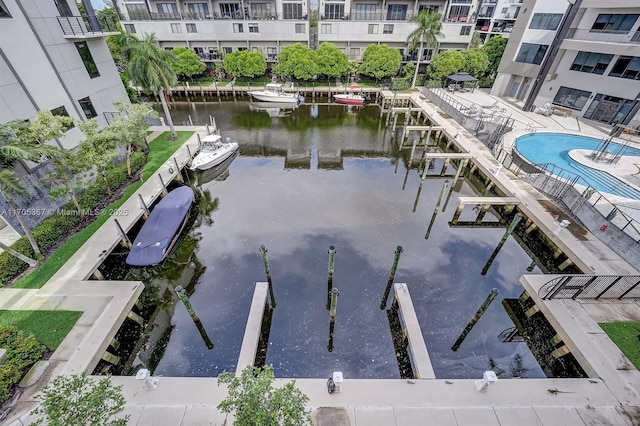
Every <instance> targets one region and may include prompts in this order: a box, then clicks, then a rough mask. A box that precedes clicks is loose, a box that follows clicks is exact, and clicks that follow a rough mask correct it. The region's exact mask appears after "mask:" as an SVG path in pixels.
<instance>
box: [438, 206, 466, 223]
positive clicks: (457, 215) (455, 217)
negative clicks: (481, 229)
mask: <svg viewBox="0 0 640 426" xmlns="http://www.w3.org/2000/svg"><path fill="white" fill-rule="evenodd" d="M463 208H464V205H462V204H458V207H456V211H455V212H454V213H453V217H452V218H451V223H452V224H453V225H457V224H458V219H460V215H461V214H462V209H463ZM443 211H444V209H443Z"/></svg>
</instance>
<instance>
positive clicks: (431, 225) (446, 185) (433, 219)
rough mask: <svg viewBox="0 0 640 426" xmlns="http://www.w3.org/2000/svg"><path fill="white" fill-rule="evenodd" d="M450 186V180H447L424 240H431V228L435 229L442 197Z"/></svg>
mask: <svg viewBox="0 0 640 426" xmlns="http://www.w3.org/2000/svg"><path fill="white" fill-rule="evenodd" d="M448 186H449V179H447V180H445V181H444V183H443V184H442V189H441V190H440V195H439V196H438V201H437V202H436V207H435V208H434V209H433V214H432V215H431V221H430V222H429V227H427V233H426V234H425V235H424V239H425V240H427V239H429V234H431V228H433V224H434V223H435V221H436V216H438V209H439V208H440V203H441V202H442V197H443V196H444V193H445V191H446V190H447V187H448Z"/></svg>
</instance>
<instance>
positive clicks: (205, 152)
mask: <svg viewBox="0 0 640 426" xmlns="http://www.w3.org/2000/svg"><path fill="white" fill-rule="evenodd" d="M201 142H202V149H201V150H200V152H199V153H198V155H196V156H195V157H194V159H193V160H192V161H191V164H190V165H189V169H190V170H207V169H210V168H211V167H214V166H217V165H218V164H220V163H222V162H223V161H224V160H226V159H227V158H229V157H230V156H231V155H233V153H234V152H236V151H237V150H238V148H239V147H240V145H238V142H235V141H232V140H231V139H229V138H226V140H225V141H224V142H223V141H222V137H221V136H220V135H209V136H205V137H204V138H202V140H201Z"/></svg>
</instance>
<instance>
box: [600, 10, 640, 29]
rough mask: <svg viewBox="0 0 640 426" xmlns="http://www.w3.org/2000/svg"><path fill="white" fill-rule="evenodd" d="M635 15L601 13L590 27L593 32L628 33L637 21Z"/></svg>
mask: <svg viewBox="0 0 640 426" xmlns="http://www.w3.org/2000/svg"><path fill="white" fill-rule="evenodd" d="M638 16H640V15H637V14H634V15H626V14H615V15H614V14H606V13H601V14H600V15H598V17H597V18H596V22H594V23H593V26H592V27H591V29H592V30H594V31H620V32H629V31H631V28H632V27H633V25H634V24H635V23H636V21H637V20H638Z"/></svg>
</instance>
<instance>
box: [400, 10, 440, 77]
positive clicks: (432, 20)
mask: <svg viewBox="0 0 640 426" xmlns="http://www.w3.org/2000/svg"><path fill="white" fill-rule="evenodd" d="M410 21H411V22H413V23H415V24H417V25H418V27H417V28H416V29H415V30H413V31H411V33H409V36H408V37H407V45H408V47H409V51H410V52H415V51H416V47H418V46H419V50H418V61H417V63H416V67H415V69H414V75H413V81H412V82H411V87H415V86H416V80H417V78H418V69H419V68H420V60H421V59H422V51H423V50H424V47H423V46H424V45H426V46H427V48H429V49H435V48H436V46H438V37H444V34H443V33H442V32H441V31H440V30H441V29H442V16H440V14H439V13H436V12H432V11H431V10H429V9H423V10H421V11H420V13H418V14H417V15H414V16H412V17H411V19H410Z"/></svg>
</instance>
